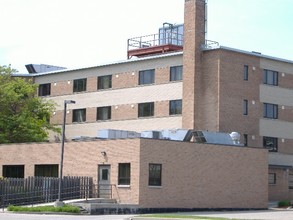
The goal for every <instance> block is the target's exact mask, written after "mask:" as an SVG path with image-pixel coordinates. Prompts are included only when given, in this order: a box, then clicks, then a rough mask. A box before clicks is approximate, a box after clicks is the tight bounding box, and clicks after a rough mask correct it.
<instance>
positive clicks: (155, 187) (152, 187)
mask: <svg viewBox="0 0 293 220" xmlns="http://www.w3.org/2000/svg"><path fill="white" fill-rule="evenodd" d="M149 188H151V189H162V188H163V187H162V186H149Z"/></svg>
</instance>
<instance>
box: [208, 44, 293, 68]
mask: <svg viewBox="0 0 293 220" xmlns="http://www.w3.org/2000/svg"><path fill="white" fill-rule="evenodd" d="M217 49H222V50H229V51H233V52H237V53H242V54H247V55H250V56H256V57H260V58H265V59H270V60H276V61H280V62H284V63H290V64H293V60H288V59H283V58H278V57H273V56H268V55H264V54H261V53H260V52H255V51H246V50H240V49H236V48H231V47H226V46H219V47H217V48H206V49H204V50H206V51H208V50H217Z"/></svg>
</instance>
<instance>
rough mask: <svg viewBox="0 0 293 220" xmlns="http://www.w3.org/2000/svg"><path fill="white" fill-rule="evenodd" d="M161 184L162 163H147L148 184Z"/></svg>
mask: <svg viewBox="0 0 293 220" xmlns="http://www.w3.org/2000/svg"><path fill="white" fill-rule="evenodd" d="M161 185H162V164H149V186H161Z"/></svg>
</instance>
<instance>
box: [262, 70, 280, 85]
mask: <svg viewBox="0 0 293 220" xmlns="http://www.w3.org/2000/svg"><path fill="white" fill-rule="evenodd" d="M263 83H264V84H268V85H274V86H277V85H278V72H276V71H272V70H264V72H263Z"/></svg>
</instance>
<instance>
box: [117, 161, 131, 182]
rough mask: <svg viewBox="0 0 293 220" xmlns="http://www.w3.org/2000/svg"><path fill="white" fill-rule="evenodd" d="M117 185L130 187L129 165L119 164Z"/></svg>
mask: <svg viewBox="0 0 293 220" xmlns="http://www.w3.org/2000/svg"><path fill="white" fill-rule="evenodd" d="M118 168H119V170H118V185H130V163H119V167H118Z"/></svg>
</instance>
